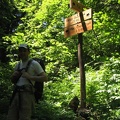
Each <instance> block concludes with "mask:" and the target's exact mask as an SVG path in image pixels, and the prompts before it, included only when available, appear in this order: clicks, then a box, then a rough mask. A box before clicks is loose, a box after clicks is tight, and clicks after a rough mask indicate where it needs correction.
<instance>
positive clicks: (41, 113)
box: [33, 101, 75, 120]
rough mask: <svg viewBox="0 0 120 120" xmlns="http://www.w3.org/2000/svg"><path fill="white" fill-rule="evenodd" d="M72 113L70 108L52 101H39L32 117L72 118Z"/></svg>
mask: <svg viewBox="0 0 120 120" xmlns="http://www.w3.org/2000/svg"><path fill="white" fill-rule="evenodd" d="M74 117H75V116H74V113H73V112H72V111H71V110H65V109H63V108H61V107H59V106H55V105H54V104H53V103H50V102H46V101H41V102H40V103H39V104H38V105H37V107H36V111H35V113H34V116H33V118H37V119H38V120H72V119H74Z"/></svg>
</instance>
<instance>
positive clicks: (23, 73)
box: [22, 72, 31, 79]
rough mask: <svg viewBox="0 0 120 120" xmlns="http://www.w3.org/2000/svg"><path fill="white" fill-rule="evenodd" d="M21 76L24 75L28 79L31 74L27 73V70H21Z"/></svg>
mask: <svg viewBox="0 0 120 120" xmlns="http://www.w3.org/2000/svg"><path fill="white" fill-rule="evenodd" d="M22 77H24V78H26V79H30V77H31V75H30V74H28V73H27V72H22Z"/></svg>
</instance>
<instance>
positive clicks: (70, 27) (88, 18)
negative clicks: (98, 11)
mask: <svg viewBox="0 0 120 120" xmlns="http://www.w3.org/2000/svg"><path fill="white" fill-rule="evenodd" d="M70 8H71V9H73V10H75V11H77V12H78V13H77V14H75V15H73V16H71V17H68V18H66V19H65V28H64V37H69V36H73V35H76V34H78V61H79V68H80V83H81V84H80V88H81V101H80V102H81V105H80V107H81V108H82V109H84V108H86V80H85V71H84V63H83V58H82V57H83V50H82V44H83V38H82V33H83V32H85V31H88V30H91V29H93V22H92V9H91V8H90V9H87V10H85V11H83V8H86V7H85V6H84V5H83V4H81V3H79V2H77V1H76V0H70Z"/></svg>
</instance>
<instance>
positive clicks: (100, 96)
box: [0, 58, 120, 120]
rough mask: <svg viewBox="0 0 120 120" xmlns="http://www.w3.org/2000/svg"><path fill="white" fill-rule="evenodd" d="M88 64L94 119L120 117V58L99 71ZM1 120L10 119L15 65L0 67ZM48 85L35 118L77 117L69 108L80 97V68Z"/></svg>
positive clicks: (89, 102)
mask: <svg viewBox="0 0 120 120" xmlns="http://www.w3.org/2000/svg"><path fill="white" fill-rule="evenodd" d="M85 67H86V84H87V85H86V91H87V96H86V97H87V99H86V103H87V106H88V109H89V110H90V120H119V119H120V109H119V108H120V96H119V93H120V69H119V68H120V60H119V59H118V58H117V59H115V58H111V59H110V60H109V61H106V62H104V64H103V65H102V66H101V67H100V69H99V70H95V69H93V68H92V67H90V66H85ZM0 71H1V72H0V76H1V77H0V119H1V120H6V115H7V111H8V106H9V99H10V96H11V90H12V84H11V82H10V79H9V78H10V75H11V72H12V66H10V65H4V64H1V66H0ZM64 72H65V73H66V74H65V75H63V76H64V77H63V76H61V78H60V77H59V78H57V81H49V82H48V83H46V84H45V88H44V96H43V100H42V101H41V102H39V104H37V105H36V110H35V113H34V116H33V118H34V119H36V118H37V119H38V120H74V119H75V117H76V115H75V114H74V112H73V111H72V110H71V109H70V108H69V102H70V100H71V99H72V98H73V97H74V96H78V98H79V99H80V97H79V96H80V88H79V87H80V83H79V69H78V68H77V69H76V71H74V72H68V71H64Z"/></svg>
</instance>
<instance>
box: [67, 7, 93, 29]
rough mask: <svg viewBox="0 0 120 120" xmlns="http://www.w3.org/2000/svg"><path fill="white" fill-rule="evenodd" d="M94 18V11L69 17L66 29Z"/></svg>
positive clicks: (90, 10)
mask: <svg viewBox="0 0 120 120" xmlns="http://www.w3.org/2000/svg"><path fill="white" fill-rule="evenodd" d="M91 18H92V9H91V8H90V9H88V10H85V11H83V12H81V13H77V14H75V15H73V16H71V17H68V18H66V19H65V27H68V26H70V25H74V24H76V23H79V22H81V21H84V20H88V19H91Z"/></svg>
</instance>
